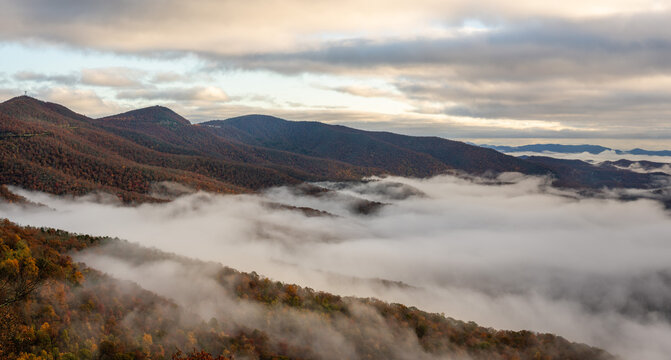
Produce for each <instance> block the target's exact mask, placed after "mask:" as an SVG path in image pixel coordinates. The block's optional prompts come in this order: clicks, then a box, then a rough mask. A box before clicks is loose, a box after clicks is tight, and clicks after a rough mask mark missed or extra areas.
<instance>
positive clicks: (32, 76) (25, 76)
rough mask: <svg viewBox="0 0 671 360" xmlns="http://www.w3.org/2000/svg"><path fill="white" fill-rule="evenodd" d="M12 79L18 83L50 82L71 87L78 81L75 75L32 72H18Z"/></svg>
mask: <svg viewBox="0 0 671 360" xmlns="http://www.w3.org/2000/svg"><path fill="white" fill-rule="evenodd" d="M13 77H14V79H15V80H18V81H34V82H51V83H57V84H62V85H72V84H74V83H76V82H78V81H79V77H77V76H76V75H72V74H70V75H49V74H42V73H36V72H32V71H20V72H17V73H16V74H14V76H13Z"/></svg>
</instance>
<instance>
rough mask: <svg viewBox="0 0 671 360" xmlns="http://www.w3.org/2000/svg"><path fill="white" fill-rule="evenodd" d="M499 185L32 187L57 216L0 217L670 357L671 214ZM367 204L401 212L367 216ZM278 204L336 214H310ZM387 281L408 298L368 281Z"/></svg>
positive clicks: (538, 186) (441, 181)
mask: <svg viewBox="0 0 671 360" xmlns="http://www.w3.org/2000/svg"><path fill="white" fill-rule="evenodd" d="M502 180H505V182H507V183H509V184H508V185H502V186H485V185H481V184H477V183H474V182H470V181H467V180H463V179H458V178H454V177H437V178H433V179H427V180H417V179H403V178H389V179H386V180H383V181H379V182H369V183H365V184H322V185H325V186H329V187H332V188H334V189H339V190H338V191H336V192H333V193H331V194H330V195H325V196H323V197H317V198H315V197H309V196H303V195H300V193H296V192H295V191H294V190H291V189H287V188H277V189H272V190H269V191H268V192H266V193H265V194H261V195H242V196H215V195H209V194H204V193H196V194H191V195H187V196H184V197H181V198H179V199H177V200H175V201H173V202H171V203H168V204H159V205H157V204H146V205H141V206H139V207H123V206H118V205H105V204H96V203H93V202H91V201H90V200H87V199H74V200H73V199H70V200H68V199H63V198H56V197H53V196H48V195H43V194H36V193H28V192H21V194H22V195H24V196H26V197H28V198H30V199H32V200H34V201H38V202H42V203H44V204H46V205H48V206H49V207H50V208H51V209H49V210H46V209H44V210H26V209H23V208H18V207H8V206H7V205H5V206H3V207H0V215H1V216H6V217H8V218H9V219H11V220H13V221H17V222H19V223H23V224H32V225H37V226H53V227H58V228H63V229H67V230H71V231H76V232H81V233H90V234H96V235H111V236H118V237H121V238H124V239H128V240H130V241H133V242H136V243H138V244H141V245H143V246H150V247H156V248H159V249H161V250H164V251H170V252H175V253H178V254H181V255H184V256H189V257H193V258H197V259H201V260H207V261H216V262H221V263H223V264H225V265H228V266H231V267H234V268H238V269H240V270H244V271H257V272H260V273H262V274H265V275H267V276H270V277H271V278H273V279H276V280H282V281H287V282H293V283H298V284H300V285H303V286H309V287H312V288H315V289H319V290H326V291H331V292H334V293H337V294H342V295H357V296H364V297H367V296H375V297H379V298H382V299H384V300H388V301H393V302H401V303H405V304H408V305H416V306H418V307H420V308H422V309H425V310H429V311H434V312H444V313H446V314H447V315H449V316H452V317H456V318H459V319H464V320H475V321H476V322H478V323H480V324H482V325H485V326H494V327H497V328H507V329H532V330H536V331H544V332H545V331H547V332H553V333H557V334H559V335H562V336H565V337H567V338H569V339H570V340H574V341H582V342H587V343H589V344H591V345H596V346H600V347H603V348H605V349H607V350H609V351H611V352H614V353H617V354H620V355H622V356H623V357H624V358H639V357H642V358H646V359H651V360H657V359H666V357H667V355H668V353H669V352H671V345H670V344H669V343H668V338H669V337H670V336H671V309H669V308H668V304H669V303H671V282H670V281H669V280H668V279H669V277H668V274H669V273H670V272H671V268H669V263H670V261H671V247H670V246H669V242H668V234H669V232H671V218H670V217H669V215H668V213H666V212H665V211H664V210H663V209H662V207H661V205H660V204H659V203H657V202H654V201H649V200H638V201H630V202H618V201H615V200H607V199H583V198H580V197H578V196H576V195H575V194H573V193H570V192H569V193H566V192H557V191H556V190H552V189H548V188H547V187H546V186H545V185H544V184H545V179H538V178H530V177H525V176H521V175H519V174H517V175H515V174H512V175H511V174H507V175H506V177H505V179H503V178H502ZM421 193H423V194H424V195H423V196H421V195H418V194H421ZM413 194H414V195H413ZM360 198H367V199H370V200H376V201H381V202H384V203H388V204H389V205H388V206H386V207H383V208H382V209H381V210H380V211H379V212H378V213H376V214H374V215H371V216H361V215H356V214H355V213H354V212H352V208H353V207H354V205H355V204H356V203H357V202H358V201H360V200H357V199H360ZM268 201H273V202H281V203H285V204H289V205H296V206H308V207H313V208H316V209H320V210H324V211H328V212H330V213H333V214H336V215H337V216H336V217H305V216H304V215H303V214H302V213H301V212H297V211H290V210H281V209H277V208H275V207H268V206H266V205H265V204H266V202H268ZM96 264H98V265H99V263H96ZM106 269H107V270H108V271H110V272H111V273H112V274H118V275H119V276H121V275H122V274H123V273H122V271H125V270H122V267H120V268H118V269H117V267H115V266H110V267H107V268H106ZM115 269H117V270H115ZM115 271H116V273H115ZM376 278H382V279H388V280H394V281H402V282H404V283H406V284H408V285H411V287H395V286H385V285H382V284H379V283H376V282H374V281H373V282H371V281H366V280H365V279H376ZM357 279H358V280H357ZM138 281H139V280H138Z"/></svg>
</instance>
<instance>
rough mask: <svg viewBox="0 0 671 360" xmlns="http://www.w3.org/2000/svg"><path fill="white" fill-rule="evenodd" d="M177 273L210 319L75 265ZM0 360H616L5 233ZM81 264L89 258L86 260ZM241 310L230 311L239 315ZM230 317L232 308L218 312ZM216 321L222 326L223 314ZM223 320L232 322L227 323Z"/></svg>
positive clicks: (225, 272) (56, 234) (371, 305)
mask: <svg viewBox="0 0 671 360" xmlns="http://www.w3.org/2000/svg"><path fill="white" fill-rule="evenodd" d="M82 252H83V253H89V254H97V255H99V256H105V257H113V256H123V257H124V258H125V259H126V260H127V261H130V262H135V263H138V264H152V263H157V264H165V263H167V262H172V263H176V264H179V266H180V267H179V268H180V269H182V271H183V272H186V273H189V274H199V275H200V276H201V278H200V279H194V281H198V282H201V283H203V284H208V285H211V286H216V287H218V288H220V290H221V294H222V296H221V297H222V298H224V299H218V300H219V301H220V303H223V304H226V308H228V312H226V311H224V312H221V313H220V312H217V310H218V309H213V311H212V312H211V313H212V314H214V315H213V316H212V317H211V318H209V319H207V318H203V317H202V316H199V315H198V314H197V313H198V311H199V309H196V308H191V307H184V306H180V305H178V304H176V303H175V302H174V301H172V300H171V299H166V298H162V297H160V296H158V295H156V294H154V293H152V292H150V291H147V290H145V289H142V288H140V287H139V286H137V285H135V284H133V283H129V282H125V281H119V280H116V279H114V278H111V277H109V276H107V275H105V274H102V273H100V272H98V271H96V270H95V269H92V268H89V267H87V266H86V264H81V263H80V264H77V263H74V262H73V260H72V259H71V258H70V256H68V254H74V256H78V255H77V254H79V253H82ZM0 259H2V262H1V263H0V277H1V279H0V281H1V282H2V284H3V285H2V287H1V288H0V317H1V318H2V321H0V330H1V331H0V358H2V359H165V358H170V357H172V356H175V358H180V359H181V358H186V357H187V356H180V355H178V354H179V353H180V350H182V351H186V352H195V353H194V354H193V355H192V356H191V357H190V358H193V359H207V358H209V356H210V355H212V356H220V355H221V356H222V358H225V359H229V358H251V359H339V358H355V359H409V358H412V359H421V358H425V359H435V358H446V357H447V358H458V359H465V358H470V359H576V360H578V359H612V356H610V355H609V354H607V353H605V352H604V351H602V350H599V349H595V348H592V347H589V346H586V345H582V344H575V343H570V342H568V341H566V340H565V339H563V338H561V337H557V336H554V335H550V334H536V333H532V332H529V331H518V332H516V331H503V330H494V329H488V328H483V327H480V326H478V325H476V324H475V323H472V322H469V323H465V322H462V321H458V320H454V319H451V318H447V317H444V316H443V315H439V314H430V313H426V312H423V311H420V310H418V309H415V308H408V307H405V306H403V305H400V304H387V303H384V302H381V301H378V300H375V299H358V298H344V297H339V296H336V295H332V294H327V293H323V292H318V291H314V290H312V289H307V288H301V287H299V286H296V285H289V284H282V283H279V282H273V281H271V280H269V279H267V278H264V277H261V276H259V275H257V274H255V273H251V274H248V273H240V272H237V271H235V270H233V269H230V268H226V267H222V266H220V265H217V264H213V263H201V262H198V261H195V260H189V259H185V258H181V257H178V256H175V255H169V254H165V253H161V252H158V251H156V250H149V249H144V248H140V247H137V246H133V245H130V244H127V243H124V242H121V241H119V240H112V239H108V238H96V237H89V236H83V235H73V234H69V233H66V232H63V231H57V230H53V229H36V228H24V227H20V226H17V225H15V224H12V223H10V222H9V221H7V220H3V221H1V222H0ZM83 259H86V257H85V256H84V257H83ZM231 309H233V312H231ZM222 310H226V309H222ZM218 314H219V315H218ZM221 314H224V315H221Z"/></svg>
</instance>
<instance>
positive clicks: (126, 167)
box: [0, 96, 656, 202]
mask: <svg viewBox="0 0 671 360" xmlns="http://www.w3.org/2000/svg"><path fill="white" fill-rule="evenodd" d="M0 119H2V121H0V154H2V155H3V157H2V160H0V169H1V170H2V172H1V173H0V183H2V184H8V185H16V186H20V187H24V188H26V189H32V190H40V191H46V192H50V193H54V194H75V195H78V194H79V195H80V194H83V193H86V192H90V191H97V190H103V191H107V192H112V193H114V194H116V195H117V196H119V197H120V198H121V199H123V200H124V201H126V202H134V201H140V202H143V201H159V199H153V198H152V196H151V191H152V188H153V184H155V183H157V182H161V181H174V182H180V183H183V184H186V185H188V186H191V187H194V188H195V189H203V190H207V191H215V192H228V193H231V192H232V193H240V192H248V191H258V190H260V189H263V188H267V187H272V186H279V185H291V184H298V183H301V182H311V181H351V180H360V179H362V178H364V177H367V176H373V175H376V176H382V175H397V176H411V177H430V176H435V175H440V174H445V173H453V174H454V173H456V174H459V173H465V174H470V175H477V176H491V175H495V174H497V173H502V172H510V171H514V172H520V173H523V174H527V175H540V176H550V177H551V178H553V179H554V184H555V185H556V186H560V187H572V188H589V189H599V188H602V187H637V188H653V187H654V186H655V184H656V182H655V181H656V180H655V179H656V178H655V177H654V176H653V175H651V174H644V173H636V172H631V171H628V170H625V169H619V168H615V167H608V168H600V167H595V166H592V165H590V164H588V163H583V162H579V163H576V162H570V161H566V160H558V159H550V158H544V157H534V158H533V159H521V158H517V157H514V156H510V155H505V154H502V153H500V152H497V151H495V150H492V149H487V148H483V147H478V146H474V145H469V144H466V143H463V142H459V141H453V140H448V139H443V138H439V137H413V136H407V135H401V134H395V133H391V132H372V131H365V130H359V129H354V128H349V127H345V126H340V125H329V124H324V123H320V122H298V121H289V120H284V119H280V118H277V117H273V116H268V115H258V114H257V115H245V116H240V117H235V118H230V119H227V120H213V121H208V122H204V123H199V124H191V123H190V122H189V121H188V120H187V119H186V118H184V117H182V116H181V115H179V114H177V113H175V112H174V111H172V110H171V109H168V108H165V107H161V106H151V107H146V108H142V109H137V110H132V111H128V112H124V113H121V114H117V115H111V116H106V117H104V118H100V119H93V118H89V117H87V116H85V115H82V114H78V113H76V112H73V111H72V110H70V109H68V108H66V107H65V106H62V105H59V104H55V103H49V102H44V101H40V100H37V99H34V98H30V97H27V96H21V97H17V98H13V99H10V100H8V101H5V102H3V103H1V104H0Z"/></svg>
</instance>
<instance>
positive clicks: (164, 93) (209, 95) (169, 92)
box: [116, 86, 229, 102]
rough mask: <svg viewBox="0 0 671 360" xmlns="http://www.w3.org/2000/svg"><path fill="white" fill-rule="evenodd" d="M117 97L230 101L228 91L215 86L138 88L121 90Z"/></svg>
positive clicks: (129, 98)
mask: <svg viewBox="0 0 671 360" xmlns="http://www.w3.org/2000/svg"><path fill="white" fill-rule="evenodd" d="M116 97H117V99H127V100H134V99H144V100H168V101H180V102H181V101H213V102H217V101H228V100H229V97H228V95H226V93H225V92H224V91H223V90H222V89H220V88H217V87H213V86H207V87H206V86H196V87H188V88H183V87H172V88H160V89H152V88H145V89H138V90H125V91H120V92H118V93H117V95H116Z"/></svg>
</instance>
